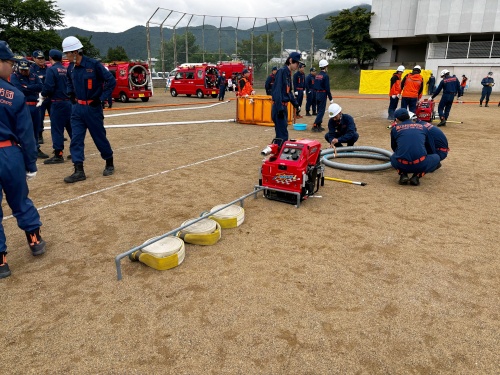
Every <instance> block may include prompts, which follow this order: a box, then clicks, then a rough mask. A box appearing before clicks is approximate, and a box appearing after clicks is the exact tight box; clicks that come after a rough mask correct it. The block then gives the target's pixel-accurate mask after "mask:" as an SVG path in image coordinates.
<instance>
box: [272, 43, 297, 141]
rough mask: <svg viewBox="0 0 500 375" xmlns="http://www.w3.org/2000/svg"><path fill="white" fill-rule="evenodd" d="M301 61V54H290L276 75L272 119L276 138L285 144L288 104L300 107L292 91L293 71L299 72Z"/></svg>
mask: <svg viewBox="0 0 500 375" xmlns="http://www.w3.org/2000/svg"><path fill="white" fill-rule="evenodd" d="M299 60H300V53H298V52H292V53H290V55H289V56H288V58H287V59H286V61H285V65H284V66H283V67H282V68H281V69H279V70H278V72H277V73H276V80H275V81H274V86H273V93H272V99H273V104H272V107H271V118H272V120H273V122H274V130H275V132H276V137H275V138H279V139H282V140H283V142H285V141H288V129H287V126H288V104H289V103H291V104H292V105H293V106H294V108H297V107H298V106H299V105H298V104H297V101H296V100H295V96H294V95H293V91H292V70H293V71H295V70H297V68H298V66H299V62H300V61H299Z"/></svg>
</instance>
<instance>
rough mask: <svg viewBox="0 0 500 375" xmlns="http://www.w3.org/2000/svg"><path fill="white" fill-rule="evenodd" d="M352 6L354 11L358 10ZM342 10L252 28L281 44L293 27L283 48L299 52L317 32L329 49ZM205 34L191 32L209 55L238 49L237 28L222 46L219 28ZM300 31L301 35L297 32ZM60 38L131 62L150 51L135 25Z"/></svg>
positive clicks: (167, 33)
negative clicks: (87, 42) (120, 52)
mask: <svg viewBox="0 0 500 375" xmlns="http://www.w3.org/2000/svg"><path fill="white" fill-rule="evenodd" d="M357 7H358V6H356V7H353V8H351V10H353V9H355V8H357ZM359 7H361V8H366V9H368V10H370V9H371V6H370V5H367V4H363V5H360V6H359ZM339 12H340V11H339V10H336V11H332V12H329V13H323V14H320V15H317V16H315V17H313V18H311V19H310V20H309V22H310V24H309V22H308V21H299V22H296V23H295V24H292V22H291V21H290V22H289V23H280V24H279V25H278V24H277V23H276V22H273V23H269V24H268V25H267V26H261V27H255V28H254V29H253V33H254V35H260V34H263V33H264V34H265V33H266V30H269V31H271V32H274V33H275V41H278V42H279V41H280V27H281V28H284V29H286V28H287V27H290V28H291V29H294V31H287V32H284V33H283V48H284V49H287V48H288V49H295V48H296V46H297V42H298V46H299V50H310V49H311V47H312V31H311V28H312V30H314V47H313V48H314V49H327V48H329V47H330V46H331V43H330V41H328V40H326V39H325V32H326V29H327V28H328V26H329V25H330V21H329V20H328V17H330V16H336V15H337V14H338V13H339ZM203 29H204V34H205V37H203V30H202V28H201V27H190V28H189V29H188V31H189V32H190V33H192V34H194V36H195V37H196V43H197V44H199V45H201V44H202V41H203V43H204V44H203V45H204V47H203V49H204V50H205V51H207V52H212V53H217V52H218V51H219V47H220V49H221V51H222V52H226V53H232V52H234V49H235V29H234V28H229V27H226V28H224V30H223V31H221V33H220V46H219V37H218V35H219V34H218V29H217V27H215V26H211V25H205V26H204V28H203ZM295 29H297V30H298V32H296V31H295ZM185 31H186V29H185V28H178V29H177V30H176V31H175V32H176V35H178V36H179V35H182V34H184V33H185ZM58 33H59V35H60V36H61V37H62V38H65V37H67V36H70V35H80V36H84V37H92V39H91V43H92V44H93V45H94V46H95V47H96V48H98V49H99V51H100V54H101V56H106V54H107V52H108V49H109V48H116V47H117V46H122V47H123V48H124V49H125V52H126V53H127V56H128V57H129V58H130V59H131V60H146V59H147V57H148V52H147V28H146V27H145V26H135V27H132V28H131V29H128V30H126V31H123V32H121V33H109V32H96V31H88V30H83V29H79V28H76V27H69V28H66V29H61V30H58ZM251 34H252V30H251V29H247V30H241V29H238V34H237V35H238V41H241V40H249V39H250V38H251ZM172 35H173V30H172V29H167V28H164V30H163V38H164V40H165V41H168V40H170V39H171V38H172ZM160 41H161V34H160V27H158V26H155V27H150V42H151V54H152V57H157V56H159V50H160Z"/></svg>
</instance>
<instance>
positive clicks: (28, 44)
mask: <svg viewBox="0 0 500 375" xmlns="http://www.w3.org/2000/svg"><path fill="white" fill-rule="evenodd" d="M55 3H56V1H52V0H1V1H0V39H1V40H6V41H7V42H8V43H9V45H10V47H11V48H12V50H14V51H17V52H24V53H26V54H29V55H31V53H32V52H33V51H34V50H35V49H41V50H42V51H48V50H49V49H51V48H54V47H58V48H60V47H61V37H60V36H59V35H58V34H57V32H56V31H55V30H54V28H55V27H58V26H64V23H63V21H62V17H63V12H62V11H61V10H60V9H59V8H58V7H57V5H55Z"/></svg>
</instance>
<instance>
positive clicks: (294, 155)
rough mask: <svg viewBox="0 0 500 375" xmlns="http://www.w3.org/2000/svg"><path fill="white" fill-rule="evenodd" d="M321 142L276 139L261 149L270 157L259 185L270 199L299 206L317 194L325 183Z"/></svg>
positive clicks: (263, 169)
mask: <svg viewBox="0 0 500 375" xmlns="http://www.w3.org/2000/svg"><path fill="white" fill-rule="evenodd" d="M320 153H321V143H320V142H318V141H316V140H310V139H299V140H294V139H291V140H289V141H285V142H283V140H281V139H279V138H275V139H274V140H273V143H272V144H270V145H269V146H267V147H266V148H265V149H264V150H262V152H261V154H262V155H270V156H269V158H268V159H266V160H264V164H263V165H262V168H261V173H260V174H261V176H260V179H259V186H256V188H259V187H263V188H264V196H265V197H266V198H268V199H272V200H277V201H281V202H285V203H291V204H295V205H296V206H297V207H299V206H300V202H301V201H302V200H305V199H307V198H308V197H310V196H311V195H314V193H316V192H317V191H318V190H319V186H320V184H321V186H323V185H324V184H325V178H324V167H323V166H322V165H321V160H320Z"/></svg>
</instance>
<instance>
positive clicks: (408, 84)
mask: <svg viewBox="0 0 500 375" xmlns="http://www.w3.org/2000/svg"><path fill="white" fill-rule="evenodd" d="M403 81H404V82H403V84H402V86H403V87H402V90H403V91H402V92H401V96H402V97H404V98H419V99H420V98H421V97H422V88H423V86H424V79H423V78H422V76H421V75H420V74H419V73H409V74H407V75H406V76H405V77H404V78H403Z"/></svg>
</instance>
